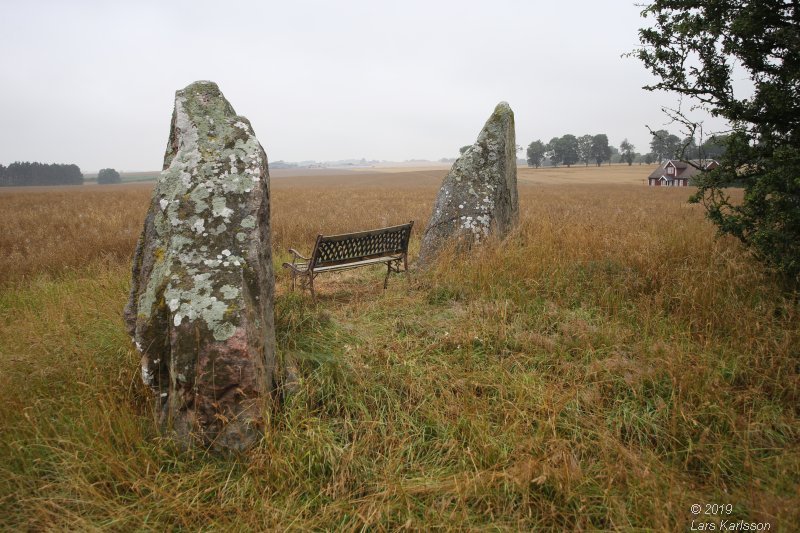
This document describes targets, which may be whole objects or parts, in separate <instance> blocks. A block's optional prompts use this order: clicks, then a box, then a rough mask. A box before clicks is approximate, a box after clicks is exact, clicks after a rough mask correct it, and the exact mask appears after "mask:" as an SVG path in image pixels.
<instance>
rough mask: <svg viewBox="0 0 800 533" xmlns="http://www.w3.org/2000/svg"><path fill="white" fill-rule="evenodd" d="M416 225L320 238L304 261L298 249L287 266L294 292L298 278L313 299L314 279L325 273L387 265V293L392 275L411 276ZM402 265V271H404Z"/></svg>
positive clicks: (292, 251)
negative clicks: (411, 241) (410, 245)
mask: <svg viewBox="0 0 800 533" xmlns="http://www.w3.org/2000/svg"><path fill="white" fill-rule="evenodd" d="M413 225H414V222H413V221H411V222H409V223H408V224H402V225H400V226H392V227H389V228H381V229H374V230H369V231H360V232H358V233H345V234H342V235H327V236H326V235H318V236H317V242H316V244H315V245H314V251H313V252H311V257H304V256H303V255H301V254H300V252H298V251H297V250H295V249H294V248H289V253H291V254H292V255H293V258H292V262H291V263H284V264H283V268H288V269H289V272H290V273H291V275H292V290H294V287H295V283H296V280H297V277H298V276H299V277H300V279H301V283H302V284H303V285H304V286H305V285H308V287H309V289H310V291H311V298H312V299H313V300H314V301H316V295H315V294H314V278H315V277H317V276H318V275H319V274H321V273H323V272H336V271H341V270H350V269H352V268H359V267H362V266H369V265H375V264H380V263H386V279H384V280H383V288H384V289H385V288H386V286H387V283H388V282H389V275H390V274H391V273H392V272H396V273H400V272H408V240H409V237H410V236H411V227H412V226H413ZM401 263H402V270H401V269H400V267H401Z"/></svg>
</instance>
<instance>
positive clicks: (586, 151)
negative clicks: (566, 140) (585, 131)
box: [578, 135, 593, 167]
mask: <svg viewBox="0 0 800 533" xmlns="http://www.w3.org/2000/svg"><path fill="white" fill-rule="evenodd" d="M592 140H593V137H592V136H591V135H581V136H580V137H578V161H580V162H581V163H583V164H584V165H586V166H587V167H588V166H589V162H590V161H591V160H592Z"/></svg>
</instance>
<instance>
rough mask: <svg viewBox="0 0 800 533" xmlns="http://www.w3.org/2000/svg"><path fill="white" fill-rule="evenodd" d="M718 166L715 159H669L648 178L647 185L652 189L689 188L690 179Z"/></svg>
mask: <svg viewBox="0 0 800 533" xmlns="http://www.w3.org/2000/svg"><path fill="white" fill-rule="evenodd" d="M718 165H719V163H717V162H716V161H714V160H713V159H712V160H706V161H698V160H693V161H691V162H686V161H679V160H677V159H667V160H666V161H664V162H663V163H661V165H660V166H659V167H658V168H657V169H655V170H654V171H653V172H652V173H651V174H650V175H649V176H648V177H647V184H648V185H650V186H651V187H687V186H688V185H689V178H691V177H692V176H694V175H696V174H699V173H700V172H703V171H705V170H711V169H713V168H716V167H717V166H718Z"/></svg>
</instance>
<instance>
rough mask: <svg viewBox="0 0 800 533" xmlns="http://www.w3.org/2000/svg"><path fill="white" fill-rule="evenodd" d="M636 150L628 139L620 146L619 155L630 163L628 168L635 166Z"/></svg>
mask: <svg viewBox="0 0 800 533" xmlns="http://www.w3.org/2000/svg"><path fill="white" fill-rule="evenodd" d="M635 150H636V147H635V146H634V145H632V144H631V143H629V142H628V139H623V141H622V142H621V143H620V145H619V153H620V154H621V156H622V161H624V162H626V163H628V166H631V165H632V164H633V160H634V158H635V157H636V153H635Z"/></svg>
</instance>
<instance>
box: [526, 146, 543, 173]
mask: <svg viewBox="0 0 800 533" xmlns="http://www.w3.org/2000/svg"><path fill="white" fill-rule="evenodd" d="M546 151H547V150H546V148H545V146H544V143H542V141H540V140H538V139H537V140H535V141H533V142H532V143H531V144H529V145H528V150H527V153H526V155H527V156H528V166H529V167H536V168H539V167H540V166H542V159H544V154H545V152H546Z"/></svg>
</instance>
